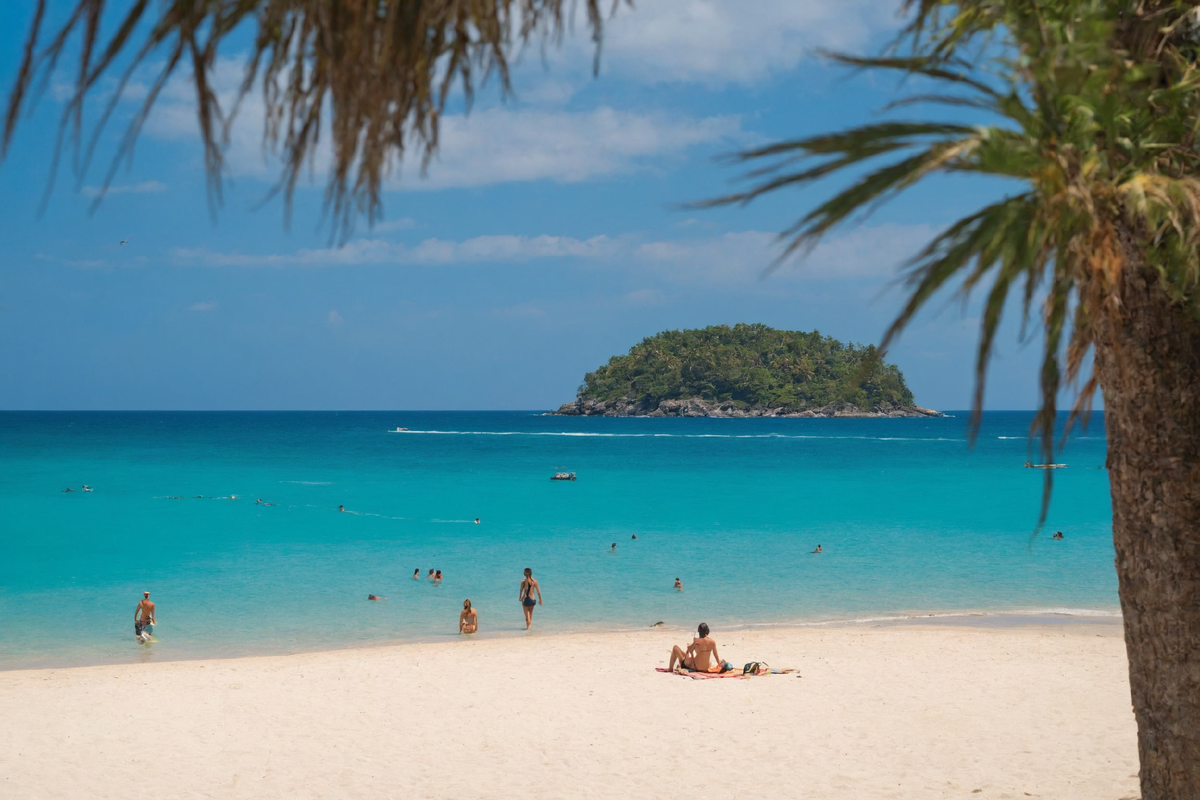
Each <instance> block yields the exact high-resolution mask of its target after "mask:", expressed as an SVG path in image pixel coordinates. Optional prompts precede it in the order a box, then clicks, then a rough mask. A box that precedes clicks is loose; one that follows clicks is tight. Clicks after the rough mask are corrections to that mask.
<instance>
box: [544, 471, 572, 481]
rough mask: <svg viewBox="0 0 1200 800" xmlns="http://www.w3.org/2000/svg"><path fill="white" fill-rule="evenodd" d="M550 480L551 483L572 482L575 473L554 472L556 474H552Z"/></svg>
mask: <svg viewBox="0 0 1200 800" xmlns="http://www.w3.org/2000/svg"><path fill="white" fill-rule="evenodd" d="M550 480H552V481H573V480H575V473H574V472H556V473H554V477H553V478H551V479H550Z"/></svg>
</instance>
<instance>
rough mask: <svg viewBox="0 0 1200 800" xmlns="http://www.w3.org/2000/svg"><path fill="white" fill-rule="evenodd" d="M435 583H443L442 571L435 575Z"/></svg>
mask: <svg viewBox="0 0 1200 800" xmlns="http://www.w3.org/2000/svg"><path fill="white" fill-rule="evenodd" d="M433 582H434V583H441V582H442V571H441V570H440V569H439V570H438V571H437V572H435V573H433Z"/></svg>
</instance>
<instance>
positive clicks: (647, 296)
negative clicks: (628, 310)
mask: <svg viewBox="0 0 1200 800" xmlns="http://www.w3.org/2000/svg"><path fill="white" fill-rule="evenodd" d="M662 301H663V293H662V292H660V291H659V290H658V289H636V290H634V291H632V292H629V293H628V294H626V295H625V302H627V303H629V304H630V305H635V306H656V305H658V304H659V303H661V302H662Z"/></svg>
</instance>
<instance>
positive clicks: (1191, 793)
mask: <svg viewBox="0 0 1200 800" xmlns="http://www.w3.org/2000/svg"><path fill="white" fill-rule="evenodd" d="M1122 239H1123V243H1124V244H1126V245H1129V246H1127V247H1125V248H1124V249H1125V255H1126V256H1127V258H1126V265H1125V269H1124V272H1123V274H1122V275H1121V277H1120V278H1119V281H1120V287H1119V292H1118V294H1119V297H1120V301H1121V307H1120V309H1119V310H1118V311H1116V313H1115V314H1114V315H1113V316H1112V317H1109V318H1107V319H1105V320H1102V321H1100V323H1099V326H1098V327H1099V331H1098V332H1099V335H1098V336H1097V338H1096V342H1095V350H1096V362H1095V363H1096V374H1097V376H1098V377H1099V379H1100V385H1101V387H1102V389H1103V392H1104V406H1105V414H1104V416H1105V427H1106V428H1107V433H1108V469H1109V480H1110V482H1111V485H1112V502H1113V544H1114V545H1115V546H1116V551H1117V559H1116V562H1117V577H1118V581H1119V587H1120V596H1121V610H1122V612H1123V613H1124V617H1125V647H1126V650H1127V651H1128V654H1129V684H1130V689H1131V693H1132V696H1133V710H1134V714H1135V716H1136V718H1137V726H1138V754H1139V756H1140V759H1141V786H1142V796H1143V798H1144V800H1168V798H1169V800H1200V320H1198V319H1197V317H1196V316H1195V315H1194V313H1193V312H1191V311H1190V310H1189V309H1186V308H1184V307H1183V306H1182V305H1180V304H1178V303H1174V302H1172V301H1171V300H1170V299H1169V298H1168V297H1167V295H1166V293H1165V292H1164V291H1163V290H1162V288H1161V286H1160V284H1159V280H1158V273H1157V272H1156V271H1155V270H1154V269H1152V268H1150V267H1148V266H1147V265H1146V263H1145V261H1144V260H1143V258H1142V256H1141V255H1140V254H1139V248H1137V246H1136V244H1134V238H1133V236H1132V235H1127V236H1122Z"/></svg>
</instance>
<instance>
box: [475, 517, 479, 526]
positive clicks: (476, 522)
mask: <svg viewBox="0 0 1200 800" xmlns="http://www.w3.org/2000/svg"><path fill="white" fill-rule="evenodd" d="M475 524H476V525H478V524H479V517H476V518H475Z"/></svg>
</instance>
